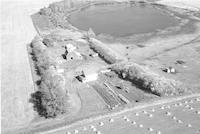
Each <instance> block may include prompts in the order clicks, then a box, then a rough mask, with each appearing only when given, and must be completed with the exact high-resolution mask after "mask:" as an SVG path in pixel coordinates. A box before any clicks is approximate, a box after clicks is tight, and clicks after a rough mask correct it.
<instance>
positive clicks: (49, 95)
mask: <svg viewBox="0 0 200 134" xmlns="http://www.w3.org/2000/svg"><path fill="white" fill-rule="evenodd" d="M43 42H45V43H48V44H52V42H51V40H48V41H47V40H42V39H40V38H35V39H34V40H33V41H32V44H31V45H32V49H33V55H34V56H35V59H36V66H37V68H38V69H39V70H38V71H39V74H40V75H41V80H40V82H39V83H38V87H39V90H38V91H36V92H35V93H33V94H32V95H31V99H30V101H31V102H32V103H33V104H34V109H35V110H36V111H37V112H38V114H39V115H40V116H43V117H46V118H50V117H56V116H57V115H60V114H63V113H66V111H67V98H68V97H67V92H66V90H65V80H64V77H63V76H62V75H61V74H59V73H58V72H57V70H56V56H55V55H54V54H53V53H51V51H48V50H47V49H46V48H47V46H48V47H52V45H50V46H49V45H47V44H43ZM46 45H47V46H46Z"/></svg>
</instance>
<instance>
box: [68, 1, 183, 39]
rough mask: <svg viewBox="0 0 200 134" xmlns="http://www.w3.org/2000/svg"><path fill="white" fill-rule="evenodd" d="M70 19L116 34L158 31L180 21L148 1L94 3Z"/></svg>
mask: <svg viewBox="0 0 200 134" xmlns="http://www.w3.org/2000/svg"><path fill="white" fill-rule="evenodd" d="M69 21H70V23H71V24H72V25H73V26H75V27H77V28H79V29H81V30H85V31H87V30H88V29H89V28H92V29H93V31H94V32H95V33H96V34H100V33H104V34H109V35H111V36H115V37H123V36H129V35H133V34H142V33H149V32H155V31H156V30H157V29H164V28H167V27H171V26H176V25H178V23H179V21H178V20H177V19H175V17H173V16H171V15H170V14H169V13H167V12H164V11H163V10H161V9H158V8H155V7H154V6H152V5H149V4H134V5H132V4H108V5H94V6H90V7H88V8H86V9H84V10H81V11H76V12H73V13H72V14H71V15H70V17H69Z"/></svg>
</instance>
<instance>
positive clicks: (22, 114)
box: [1, 0, 55, 131]
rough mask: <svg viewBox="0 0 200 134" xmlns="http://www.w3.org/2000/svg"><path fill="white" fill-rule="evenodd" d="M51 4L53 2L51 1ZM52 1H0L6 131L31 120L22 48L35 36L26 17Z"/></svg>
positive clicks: (28, 74)
mask: <svg viewBox="0 0 200 134" xmlns="http://www.w3.org/2000/svg"><path fill="white" fill-rule="evenodd" d="M54 1H55V0H54ZM51 2H53V0H48V1H47V0H46V1H45V0H42V1H41V0H32V1H31V0H24V1H16V0H12V1H7V0H3V1H1V24H2V25H1V31H2V34H1V39H2V44H1V69H2V70H1V73H2V75H1V82H2V84H1V114H2V115H1V117H2V120H1V121H2V130H3V131H7V130H11V129H13V128H16V127H20V126H23V125H25V124H26V125H28V123H29V122H30V121H31V120H32V119H33V118H34V111H33V108H32V105H31V104H30V103H29V102H28V100H29V98H30V93H32V92H33V91H34V89H33V82H32V76H31V70H30V65H29V61H28V54H27V49H26V45H27V44H28V43H30V42H31V40H32V39H33V37H34V36H35V35H36V31H35V29H34V27H33V24H32V20H31V18H30V15H31V14H33V13H35V12H37V11H38V10H39V9H40V8H42V7H44V6H46V5H48V4H49V3H51Z"/></svg>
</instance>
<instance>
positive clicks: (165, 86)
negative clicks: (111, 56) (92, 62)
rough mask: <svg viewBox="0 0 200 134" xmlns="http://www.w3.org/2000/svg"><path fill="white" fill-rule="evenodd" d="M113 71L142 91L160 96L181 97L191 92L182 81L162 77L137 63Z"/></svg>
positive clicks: (118, 65)
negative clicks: (180, 95)
mask: <svg viewBox="0 0 200 134" xmlns="http://www.w3.org/2000/svg"><path fill="white" fill-rule="evenodd" d="M112 70H113V71H115V72H116V73H117V74H118V75H120V76H121V77H122V78H123V79H127V80H129V81H131V82H132V83H133V84H135V85H136V86H138V87H140V88H141V89H143V90H145V91H147V92H151V93H153V94H156V95H158V96H164V95H179V94H183V93H186V92H189V88H188V87H187V86H186V85H184V84H183V83H181V82H180V81H176V80H173V79H168V78H165V77H163V76H160V75H159V74H156V73H154V72H153V71H151V70H150V69H149V68H147V67H144V66H141V65H138V64H136V63H121V64H116V65H114V66H113V67H112Z"/></svg>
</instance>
